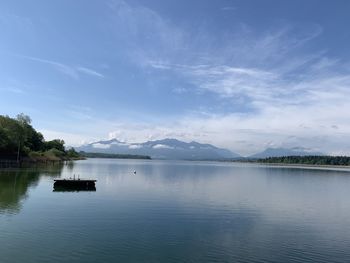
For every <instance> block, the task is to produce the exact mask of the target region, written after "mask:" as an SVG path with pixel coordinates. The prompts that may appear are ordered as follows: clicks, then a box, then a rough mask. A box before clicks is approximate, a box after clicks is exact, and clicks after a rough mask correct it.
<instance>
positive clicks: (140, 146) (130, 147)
mask: <svg viewBox="0 0 350 263" xmlns="http://www.w3.org/2000/svg"><path fill="white" fill-rule="evenodd" d="M141 148H142V145H139V144H132V145H129V149H141Z"/></svg>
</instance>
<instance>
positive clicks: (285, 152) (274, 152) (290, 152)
mask: <svg viewBox="0 0 350 263" xmlns="http://www.w3.org/2000/svg"><path fill="white" fill-rule="evenodd" d="M311 155H324V154H323V153H321V152H315V151H311V150H309V149H307V148H303V147H293V148H267V149H265V150H264V151H262V152H259V153H256V154H253V155H251V156H249V157H248V158H253V159H260V158H267V157H282V156H311Z"/></svg>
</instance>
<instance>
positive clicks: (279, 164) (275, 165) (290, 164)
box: [242, 162, 350, 170]
mask: <svg viewBox="0 0 350 263" xmlns="http://www.w3.org/2000/svg"><path fill="white" fill-rule="evenodd" d="M242 163H253V164H259V165H264V166H274V167H295V168H323V169H327V168H328V169H329V168H331V169H339V170H346V169H349V170H350V165H331V164H325V165H323V164H302V163H264V162H242Z"/></svg>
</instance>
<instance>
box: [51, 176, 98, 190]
mask: <svg viewBox="0 0 350 263" xmlns="http://www.w3.org/2000/svg"><path fill="white" fill-rule="evenodd" d="M54 181H55V183H54V184H53V188H54V191H57V192H58V191H96V186H95V183H96V182H97V180H91V179H55V180H54Z"/></svg>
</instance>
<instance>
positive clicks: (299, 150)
mask: <svg viewBox="0 0 350 263" xmlns="http://www.w3.org/2000/svg"><path fill="white" fill-rule="evenodd" d="M76 150H77V151H84V152H96V153H111V154H133V155H147V156H151V157H152V158H153V159H178V160H184V159H187V160H223V159H236V158H242V159H244V158H248V159H262V158H267V157H281V156H308V155H324V154H323V153H321V152H316V151H311V150H310V149H307V148H303V147H294V148H267V149H265V150H264V151H261V152H259V153H256V154H253V155H251V156H248V157H242V156H241V155H239V154H238V153H235V152H232V151H230V150H228V149H223V148H218V147H216V146H214V145H211V144H203V143H199V142H195V141H192V142H183V141H180V140H177V139H171V138H166V139H162V140H155V141H147V142H144V143H126V142H121V141H119V140H117V139H111V140H101V141H97V142H93V143H89V144H86V145H83V146H80V147H77V148H76Z"/></svg>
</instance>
